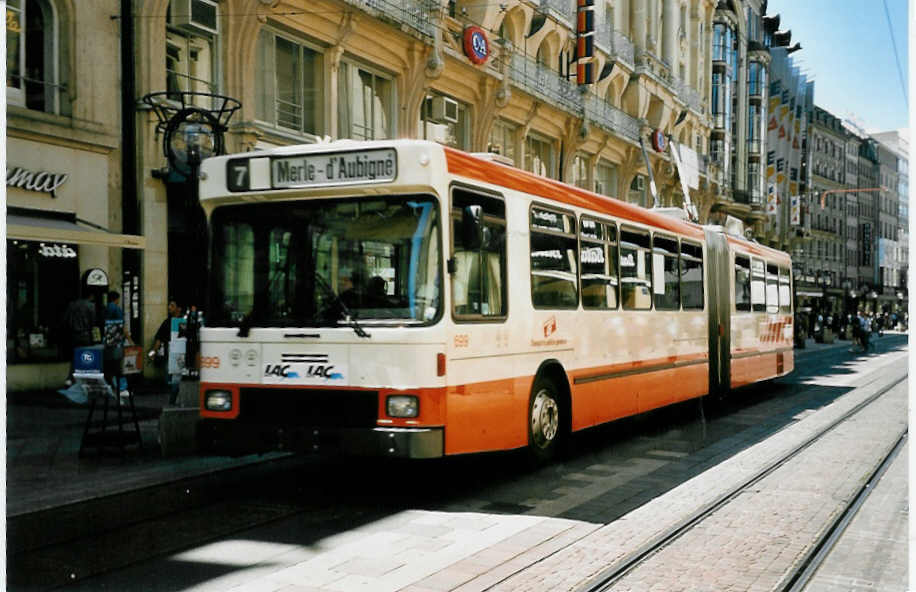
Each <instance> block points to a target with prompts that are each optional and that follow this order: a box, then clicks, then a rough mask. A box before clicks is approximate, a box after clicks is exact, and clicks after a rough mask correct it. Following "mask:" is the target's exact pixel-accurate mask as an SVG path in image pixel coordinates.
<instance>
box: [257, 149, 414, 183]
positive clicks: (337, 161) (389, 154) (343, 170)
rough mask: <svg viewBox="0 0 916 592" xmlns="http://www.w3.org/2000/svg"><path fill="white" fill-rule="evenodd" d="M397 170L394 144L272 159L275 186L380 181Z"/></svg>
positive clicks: (388, 179)
mask: <svg viewBox="0 0 916 592" xmlns="http://www.w3.org/2000/svg"><path fill="white" fill-rule="evenodd" d="M397 174H398V162H397V153H396V152H395V150H394V148H383V149H377V150H360V151H358V152H335V153H330V154H302V155H298V156H288V157H283V158H275V159H273V160H272V161H271V185H272V187H273V188H274V189H289V188H293V187H315V186H323V185H348V184H352V183H382V182H385V181H394V178H395V177H396V176H397Z"/></svg>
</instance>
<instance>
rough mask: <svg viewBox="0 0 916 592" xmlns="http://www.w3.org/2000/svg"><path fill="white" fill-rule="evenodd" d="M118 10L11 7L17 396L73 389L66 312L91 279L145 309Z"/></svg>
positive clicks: (29, 0)
mask: <svg viewBox="0 0 916 592" xmlns="http://www.w3.org/2000/svg"><path fill="white" fill-rule="evenodd" d="M118 13H119V6H118V2H116V1H114V0H98V1H96V2H82V1H76V0H10V1H9V2H7V3H6V35H7V46H6V49H7V88H6V97H7V106H6V115H7V137H6V155H7V186H6V190H7V192H6V199H7V202H6V203H7V218H6V224H7V226H6V231H7V242H6V269H7V279H6V310H7V315H6V318H7V327H6V329H7V342H6V346H7V348H6V349H7V359H6V362H7V366H6V381H7V389H8V390H10V391H18V390H29V389H39V388H59V387H60V386H61V385H63V383H64V379H65V378H66V376H67V373H68V370H69V365H70V364H69V360H70V357H71V356H72V350H71V349H70V348H69V347H68V345H67V343H68V335H67V331H66V330H65V329H64V327H63V323H62V320H63V319H62V317H63V311H64V310H65V308H66V306H67V304H68V303H69V302H71V301H73V300H75V299H76V298H77V297H78V296H79V294H80V285H81V283H82V284H86V283H87V282H88V283H90V284H94V286H93V287H91V289H92V290H94V291H95V292H96V293H97V302H98V303H99V304H100V305H101V304H103V303H104V295H105V292H106V291H107V290H108V289H115V290H117V291H119V292H125V293H126V295H127V297H126V298H124V299H123V302H124V303H125V304H131V303H133V302H134V301H135V300H134V296H132V294H133V293H135V292H134V291H133V287H134V284H133V280H132V277H130V276H125V275H124V274H123V273H122V261H123V260H124V259H125V258H128V259H129V258H130V257H131V256H134V257H136V253H137V251H138V250H141V249H142V248H143V246H144V245H145V244H146V243H145V240H144V238H143V237H141V236H137V235H138V232H137V231H136V229H134V228H132V227H131V221H129V220H127V219H126V218H127V216H128V215H129V208H128V210H127V211H125V209H124V207H123V203H122V196H123V192H122V165H123V162H122V157H123V153H122V151H121V146H122V144H123V137H122V129H123V127H122V125H121V98H122V97H121V94H120V92H119V90H118V89H120V88H121V84H120V78H121V62H120V59H119V55H120V49H119V42H120V23H119V21H118V20H117V16H118ZM113 17H114V18H113ZM84 289H85V288H84ZM132 310H135V309H131V308H129V307H128V315H129V317H130V316H131V311H132Z"/></svg>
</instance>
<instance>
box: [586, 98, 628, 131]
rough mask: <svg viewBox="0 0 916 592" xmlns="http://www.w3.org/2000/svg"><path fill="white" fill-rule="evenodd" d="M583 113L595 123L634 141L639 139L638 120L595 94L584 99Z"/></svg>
mask: <svg viewBox="0 0 916 592" xmlns="http://www.w3.org/2000/svg"><path fill="white" fill-rule="evenodd" d="M585 113H586V114H587V115H588V119H589V121H591V122H592V123H594V124H595V125H597V126H599V127H602V128H604V129H606V130H608V131H611V132H614V133H615V134H617V135H619V136H621V137H624V138H627V139H629V140H632V141H634V142H638V141H639V121H638V120H637V119H636V118H635V117H632V116H631V115H627V114H626V113H625V112H624V111H621V110H620V109H618V108H616V107H614V106H613V105H608V104H607V102H605V101H602V100H601V99H600V98H598V97H596V96H595V95H589V96H588V98H587V99H586V100H585Z"/></svg>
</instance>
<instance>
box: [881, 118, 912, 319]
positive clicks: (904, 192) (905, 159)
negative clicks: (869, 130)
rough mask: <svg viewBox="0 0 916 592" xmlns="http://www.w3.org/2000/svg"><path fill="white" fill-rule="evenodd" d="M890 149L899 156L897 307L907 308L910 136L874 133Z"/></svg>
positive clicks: (895, 256) (896, 259) (895, 133)
mask: <svg viewBox="0 0 916 592" xmlns="http://www.w3.org/2000/svg"><path fill="white" fill-rule="evenodd" d="M872 137H874V138H875V139H876V140H878V141H879V142H880V143H881V144H882V145H883V146H885V147H886V148H887V149H888V150H890V151H892V152H893V153H894V154H895V155H896V156H897V175H896V177H897V186H896V189H895V191H896V194H897V240H896V253H895V255H894V260H895V261H896V264H897V265H896V267H897V270H898V274H897V282H896V289H897V294H896V296H897V300H898V302H897V308H898V309H901V308H905V307H906V302H907V300H908V290H907V279H908V277H909V273H908V272H909V138H908V137H907V136H906V135H904V134H902V133H900V131H896V130H895V131H889V132H879V133H876V134H872Z"/></svg>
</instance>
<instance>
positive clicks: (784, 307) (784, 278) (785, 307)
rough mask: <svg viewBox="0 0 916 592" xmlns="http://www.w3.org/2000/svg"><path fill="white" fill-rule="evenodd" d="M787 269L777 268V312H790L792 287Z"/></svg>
mask: <svg viewBox="0 0 916 592" xmlns="http://www.w3.org/2000/svg"><path fill="white" fill-rule="evenodd" d="M789 282H790V279H789V270H788V269H786V268H785V267H780V268H779V312H781V313H783V314H792V287H791V284H790V283H789Z"/></svg>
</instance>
